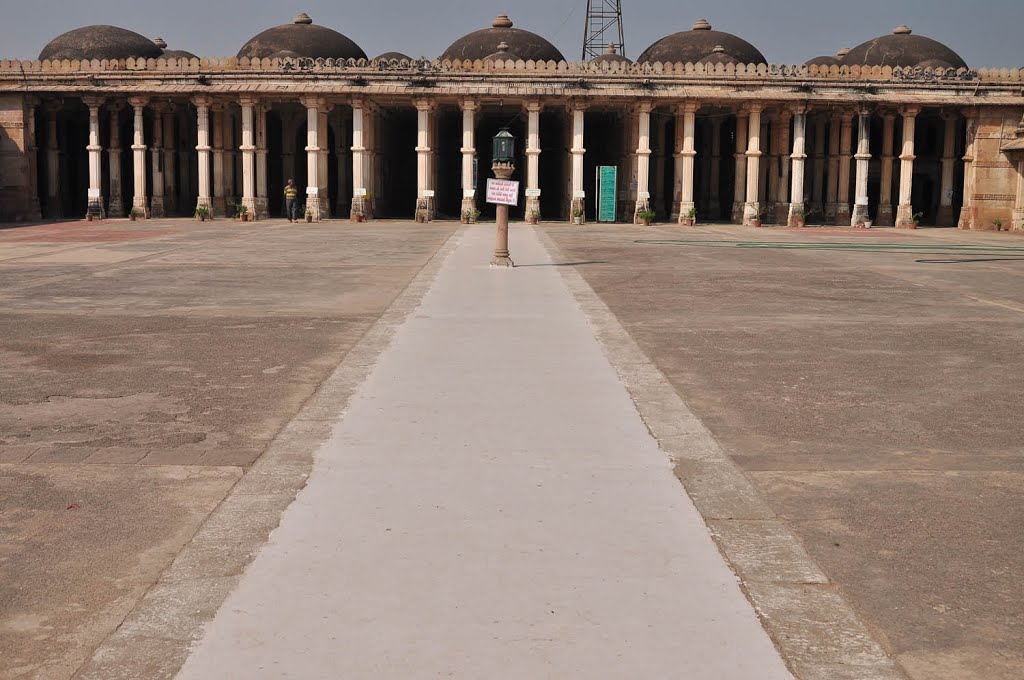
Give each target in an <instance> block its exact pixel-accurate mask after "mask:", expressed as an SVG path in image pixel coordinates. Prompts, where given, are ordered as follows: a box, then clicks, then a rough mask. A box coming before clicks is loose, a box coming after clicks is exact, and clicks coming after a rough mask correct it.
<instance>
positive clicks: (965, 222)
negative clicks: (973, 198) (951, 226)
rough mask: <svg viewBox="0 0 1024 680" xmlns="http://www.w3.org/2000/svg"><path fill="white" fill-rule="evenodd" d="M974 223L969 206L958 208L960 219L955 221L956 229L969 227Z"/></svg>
mask: <svg viewBox="0 0 1024 680" xmlns="http://www.w3.org/2000/svg"><path fill="white" fill-rule="evenodd" d="M973 223H974V215H973V211H972V210H971V208H970V206H966V205H965V206H963V207H962V208H960V219H959V220H958V221H957V224H956V226H957V228H958V229H971V228H972V226H973Z"/></svg>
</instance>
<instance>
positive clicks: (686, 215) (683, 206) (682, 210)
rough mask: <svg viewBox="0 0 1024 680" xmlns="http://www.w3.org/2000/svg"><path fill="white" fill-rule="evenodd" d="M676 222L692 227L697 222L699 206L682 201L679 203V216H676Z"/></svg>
mask: <svg viewBox="0 0 1024 680" xmlns="http://www.w3.org/2000/svg"><path fill="white" fill-rule="evenodd" d="M675 221H676V223H677V224H682V225H683V226H689V227H692V226H693V225H695V224H696V223H697V208H696V204H694V203H692V202H691V203H680V204H679V216H678V217H676V220H675Z"/></svg>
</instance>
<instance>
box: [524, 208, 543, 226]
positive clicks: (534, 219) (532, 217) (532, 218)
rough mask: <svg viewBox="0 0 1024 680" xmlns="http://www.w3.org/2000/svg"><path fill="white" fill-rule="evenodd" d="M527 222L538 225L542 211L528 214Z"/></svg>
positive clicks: (532, 211)
mask: <svg viewBox="0 0 1024 680" xmlns="http://www.w3.org/2000/svg"><path fill="white" fill-rule="evenodd" d="M526 221H527V222H529V223H530V224H537V223H538V222H540V211H539V210H531V211H530V212H528V213H526Z"/></svg>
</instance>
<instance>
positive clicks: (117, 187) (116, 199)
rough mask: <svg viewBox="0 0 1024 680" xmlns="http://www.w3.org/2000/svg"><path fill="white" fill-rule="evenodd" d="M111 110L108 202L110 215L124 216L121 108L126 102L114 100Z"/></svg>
mask: <svg viewBox="0 0 1024 680" xmlns="http://www.w3.org/2000/svg"><path fill="white" fill-rule="evenodd" d="M107 108H108V110H109V111H110V146H109V147H108V149H107V172H108V174H109V178H108V179H109V182H108V190H109V192H110V200H109V201H108V203H107V215H108V216H109V217H124V214H125V213H124V202H123V200H122V198H121V195H122V193H123V192H122V189H121V124H120V120H121V109H123V108H124V104H122V103H121V102H114V103H113V104H111V105H110V106H109V107H107Z"/></svg>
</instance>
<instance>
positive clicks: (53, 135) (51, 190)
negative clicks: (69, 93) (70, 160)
mask: <svg viewBox="0 0 1024 680" xmlns="http://www.w3.org/2000/svg"><path fill="white" fill-rule="evenodd" d="M61 106H62V104H61V101H60V100H48V101H47V102H46V216H47V217H49V218H59V217H63V216H64V208H63V206H62V205H61V198H62V192H61V182H60V142H59V141H58V139H57V112H58V111H60V109H61Z"/></svg>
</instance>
